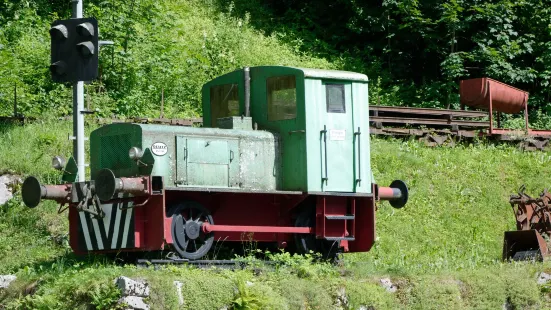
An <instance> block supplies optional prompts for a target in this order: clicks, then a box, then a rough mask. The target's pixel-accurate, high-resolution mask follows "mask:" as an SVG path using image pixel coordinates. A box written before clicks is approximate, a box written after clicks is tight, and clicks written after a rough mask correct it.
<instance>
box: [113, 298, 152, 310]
mask: <svg viewBox="0 0 551 310" xmlns="http://www.w3.org/2000/svg"><path fill="white" fill-rule="evenodd" d="M122 303H125V304H126V305H128V306H129V307H130V308H131V309H134V310H149V305H148V304H146V303H145V302H144V301H143V297H136V296H125V297H122V298H121V299H119V304H122Z"/></svg>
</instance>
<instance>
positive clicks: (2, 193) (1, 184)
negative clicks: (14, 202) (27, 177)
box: [0, 174, 21, 205]
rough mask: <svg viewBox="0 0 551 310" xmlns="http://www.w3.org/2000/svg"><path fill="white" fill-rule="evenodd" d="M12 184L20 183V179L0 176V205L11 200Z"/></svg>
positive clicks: (12, 176) (5, 175) (11, 176)
mask: <svg viewBox="0 0 551 310" xmlns="http://www.w3.org/2000/svg"><path fill="white" fill-rule="evenodd" d="M14 183H21V179H20V178H19V177H17V176H14V175H9V174H4V175H2V176H0V205H3V204H5V203H6V202H7V201H8V200H10V199H12V198H13V193H12V189H11V188H10V187H11V185H12V184H14Z"/></svg>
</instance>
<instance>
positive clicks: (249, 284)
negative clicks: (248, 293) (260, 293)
mask: <svg viewBox="0 0 551 310" xmlns="http://www.w3.org/2000/svg"><path fill="white" fill-rule="evenodd" d="M245 285H247V286H253V285H254V283H253V282H251V281H247V282H245Z"/></svg>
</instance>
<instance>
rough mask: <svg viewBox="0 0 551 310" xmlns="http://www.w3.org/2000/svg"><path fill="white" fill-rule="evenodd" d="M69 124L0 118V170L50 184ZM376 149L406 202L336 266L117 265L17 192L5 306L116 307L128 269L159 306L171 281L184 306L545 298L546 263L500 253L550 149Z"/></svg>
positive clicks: (379, 144) (391, 144) (169, 301)
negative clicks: (81, 244)
mask: <svg viewBox="0 0 551 310" xmlns="http://www.w3.org/2000/svg"><path fill="white" fill-rule="evenodd" d="M92 128H95V125H90V127H89V128H87V130H91V129H92ZM70 130H71V127H70V123H68V122H57V121H45V122H37V123H33V124H28V125H26V126H6V125H4V126H2V127H0V133H1V135H2V137H3V139H1V140H0V155H1V156H0V168H1V169H0V170H2V171H9V172H11V173H16V174H20V175H22V176H26V175H30V174H32V175H36V176H38V177H39V179H40V180H41V181H43V182H50V183H51V182H53V181H54V180H55V179H56V178H58V177H59V175H58V174H57V172H55V171H54V170H53V169H52V168H50V158H51V157H52V156H53V155H57V154H63V155H66V154H67V153H68V152H69V151H70V147H71V145H70V143H69V141H68V140H66V134H65V132H70ZM371 153H372V155H371V156H372V161H373V171H374V175H375V177H376V180H377V182H378V183H379V184H382V185H388V184H389V183H390V182H391V181H392V180H393V179H397V178H399V179H403V180H405V181H406V182H407V183H408V185H409V187H410V201H409V203H408V205H407V206H406V207H405V208H404V209H400V210H395V209H392V208H391V207H390V205H388V204H387V203H386V202H385V203H382V204H381V205H380V206H379V210H378V211H377V236H378V240H377V243H376V245H375V247H374V249H373V250H372V251H370V252H369V253H356V254H346V255H345V265H344V266H340V267H336V266H328V265H323V264H313V263H312V262H311V259H309V258H307V257H306V258H305V257H293V256H291V255H289V254H288V253H284V254H270V255H269V256H270V257H271V259H272V260H276V261H279V262H280V263H281V264H280V265H281V266H280V267H279V268H277V269H276V270H275V271H272V272H267V271H263V272H260V274H258V271H257V270H255V271H253V270H243V271H238V272H228V271H220V270H210V271H204V270H196V269H193V268H172V267H170V268H166V269H163V270H157V271H154V270H149V269H146V270H144V269H136V268H135V267H132V266H120V265H115V264H114V263H113V261H112V260H109V259H107V258H105V257H102V256H91V257H85V258H77V257H75V256H74V255H73V254H72V253H71V251H70V249H69V248H68V246H67V232H68V228H67V226H68V225H67V219H66V216H64V215H58V214H57V213H56V205H55V204H52V203H50V204H48V203H45V204H42V205H41V206H39V207H37V208H35V209H32V210H29V209H27V208H25V207H24V206H23V205H22V204H21V200H20V197H19V195H16V197H15V198H14V199H12V200H11V201H10V202H8V203H7V204H6V205H4V206H1V207H0V274H5V273H15V274H17V276H18V280H17V281H16V283H15V284H14V285H13V286H12V287H11V288H10V289H9V290H7V291H3V292H0V304H2V305H8V308H9V309H12V308H13V309H84V308H86V306H87V305H93V306H94V307H95V308H96V309H109V308H111V307H113V306H114V304H115V302H116V300H117V299H118V298H119V295H118V293H117V291H116V290H115V289H114V288H113V285H112V281H113V280H114V279H115V278H116V277H118V276H119V275H127V276H130V277H134V278H136V277H140V278H145V279H147V281H148V282H149V283H150V284H151V286H152V292H153V295H152V296H151V297H150V298H149V302H150V304H151V305H152V306H153V308H157V309H176V308H179V305H178V298H177V296H176V293H175V290H174V289H173V281H175V280H178V281H182V282H183V283H184V286H183V292H184V296H185V305H184V307H183V308H184V309H220V308H222V307H224V306H231V307H233V308H234V309H240V308H245V306H246V305H249V306H251V307H252V309H255V308H254V307H255V305H256V306H258V307H259V308H261V309H299V308H303V309H334V307H335V304H336V300H337V299H338V296H339V291H341V290H342V289H344V291H345V292H346V298H347V300H348V303H349V307H348V308H346V307H345V309H358V308H359V306H361V305H371V306H373V307H375V309H495V308H501V307H502V306H503V304H504V303H505V301H508V303H509V304H511V305H513V306H514V307H515V309H544V308H545V307H549V306H547V305H548V304H549V290H548V288H545V287H539V286H537V285H536V281H535V279H536V275H537V273H538V272H540V271H547V272H551V265H550V263H549V262H546V263H534V264H531V263H523V264H509V263H502V262H501V261H500V255H501V247H502V237H503V231H505V230H511V229H514V218H513V214H512V212H511V209H510V206H509V204H508V197H509V194H511V193H514V192H515V191H516V189H517V188H518V187H519V186H520V185H521V184H526V186H527V189H528V192H529V193H533V194H537V193H538V192H539V191H541V190H542V189H543V187H545V186H546V185H547V184H549V183H550V182H549V181H550V179H551V176H550V175H551V174H550V172H551V171H550V170H551V165H550V164H549V163H550V161H551V156H549V154H548V153H542V152H531V153H529V152H522V151H518V150H516V149H515V148H514V147H509V146H493V145H488V144H485V143H483V142H476V143H473V144H472V145H464V146H459V147H455V148H445V147H442V148H427V147H424V146H422V145H421V144H419V143H417V142H414V141H405V142H402V141H398V140H394V139H379V138H373V140H372V145H371ZM21 159H26V160H21ZM382 277H390V278H391V279H392V281H393V283H394V284H395V285H397V286H398V292H397V293H394V294H392V293H388V292H386V291H385V290H384V289H383V288H382V287H381V286H380V284H379V280H380V279H381V278H382ZM248 282H249V283H254V284H253V285H248V284H247V283H248ZM29 286H31V287H32V286H36V287H37V290H36V292H35V293H34V294H32V295H28V294H27V295H26V294H25V293H24V291H25V289H27V291H28V288H29ZM243 305H245V306H243ZM0 308H1V307H0Z"/></svg>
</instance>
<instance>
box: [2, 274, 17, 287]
mask: <svg viewBox="0 0 551 310" xmlns="http://www.w3.org/2000/svg"><path fill="white" fill-rule="evenodd" d="M15 279H17V277H16V276H14V275H11V274H9V275H5V276H0V288H8V287H9V286H10V284H11V283H12V282H13V281H15Z"/></svg>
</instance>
